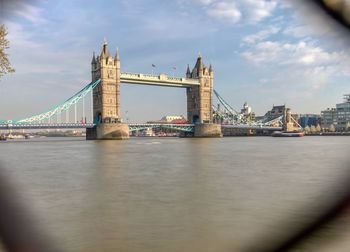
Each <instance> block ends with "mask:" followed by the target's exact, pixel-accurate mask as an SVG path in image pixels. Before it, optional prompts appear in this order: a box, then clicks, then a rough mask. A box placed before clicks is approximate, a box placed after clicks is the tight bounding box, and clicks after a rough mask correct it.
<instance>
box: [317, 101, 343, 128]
mask: <svg viewBox="0 0 350 252" xmlns="http://www.w3.org/2000/svg"><path fill="white" fill-rule="evenodd" d="M321 123H322V127H323V128H324V129H326V130H327V129H330V128H331V126H332V125H333V126H334V128H335V130H336V131H346V130H348V128H349V125H350V94H345V95H344V102H342V103H338V104H336V106H335V108H328V109H327V110H323V111H321Z"/></svg>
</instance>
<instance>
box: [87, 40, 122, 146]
mask: <svg viewBox="0 0 350 252" xmlns="http://www.w3.org/2000/svg"><path fill="white" fill-rule="evenodd" d="M91 75H92V81H93V82H95V81H96V80H98V79H101V83H100V85H98V86H97V87H96V88H95V89H94V90H93V121H94V123H95V124H96V126H95V128H93V129H92V130H91V131H89V132H87V135H88V134H89V136H87V137H88V138H89V139H124V138H128V137H129V127H128V125H126V124H122V120H121V114H120V75H121V72H120V56H119V51H118V49H117V52H116V55H115V57H113V56H112V55H111V54H110V52H109V49H108V44H107V42H106V41H105V42H104V44H103V46H102V51H101V54H100V55H99V56H97V57H96V56H95V53H94V54H93V56H92V61H91Z"/></svg>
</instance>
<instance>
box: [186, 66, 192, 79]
mask: <svg viewBox="0 0 350 252" xmlns="http://www.w3.org/2000/svg"><path fill="white" fill-rule="evenodd" d="M186 78H191V70H190V65H188V64H187V71H186Z"/></svg>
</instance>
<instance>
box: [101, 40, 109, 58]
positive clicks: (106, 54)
mask: <svg viewBox="0 0 350 252" xmlns="http://www.w3.org/2000/svg"><path fill="white" fill-rule="evenodd" d="M108 57H111V54H110V53H109V50H108V43H107V40H106V38H104V42H103V47H102V52H101V56H100V58H101V59H104V58H108Z"/></svg>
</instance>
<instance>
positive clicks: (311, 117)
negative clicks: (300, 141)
mask: <svg viewBox="0 0 350 252" xmlns="http://www.w3.org/2000/svg"><path fill="white" fill-rule="evenodd" d="M318 124H321V116H320V115H317V114H302V115H300V126H301V127H303V128H305V127H306V126H309V127H311V126H315V127H316V126H317V125H318Z"/></svg>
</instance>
